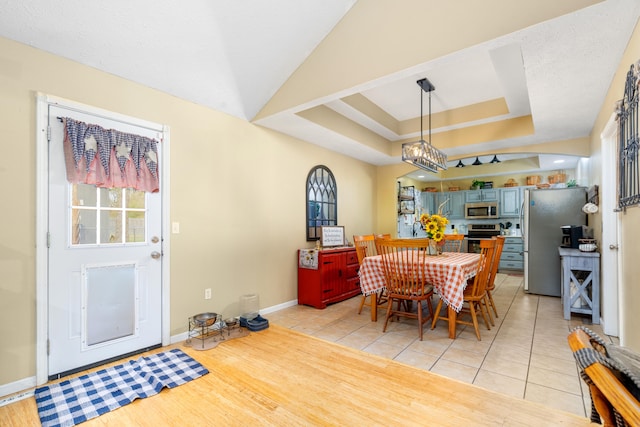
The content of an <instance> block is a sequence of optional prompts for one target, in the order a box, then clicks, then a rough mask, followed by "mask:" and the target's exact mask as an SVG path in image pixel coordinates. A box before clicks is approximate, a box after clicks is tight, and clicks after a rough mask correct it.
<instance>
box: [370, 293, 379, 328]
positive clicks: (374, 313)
mask: <svg viewBox="0 0 640 427" xmlns="http://www.w3.org/2000/svg"><path fill="white" fill-rule="evenodd" d="M371 321H372V322H377V321H378V293H377V292H374V293H372V294H371Z"/></svg>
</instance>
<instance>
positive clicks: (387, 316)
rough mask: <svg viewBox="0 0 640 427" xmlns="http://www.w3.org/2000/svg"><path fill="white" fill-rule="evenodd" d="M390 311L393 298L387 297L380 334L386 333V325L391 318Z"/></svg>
mask: <svg viewBox="0 0 640 427" xmlns="http://www.w3.org/2000/svg"><path fill="white" fill-rule="evenodd" d="M392 311H393V298H391V297H389V301H388V305H387V315H386V316H385V318H384V327H383V328H382V332H387V324H388V323H389V318H390V317H391V313H392Z"/></svg>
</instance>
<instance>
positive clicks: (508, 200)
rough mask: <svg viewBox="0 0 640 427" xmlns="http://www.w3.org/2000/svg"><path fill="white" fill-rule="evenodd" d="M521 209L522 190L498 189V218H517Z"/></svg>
mask: <svg viewBox="0 0 640 427" xmlns="http://www.w3.org/2000/svg"><path fill="white" fill-rule="evenodd" d="M521 207H522V189H521V188H520V187H509V188H502V189H500V207H499V210H500V218H511V217H519V216H520V209H521Z"/></svg>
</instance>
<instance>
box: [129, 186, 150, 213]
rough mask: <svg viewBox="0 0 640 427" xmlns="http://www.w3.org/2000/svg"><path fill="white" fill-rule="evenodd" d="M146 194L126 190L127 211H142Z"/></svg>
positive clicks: (131, 189)
mask: <svg viewBox="0 0 640 427" xmlns="http://www.w3.org/2000/svg"><path fill="white" fill-rule="evenodd" d="M145 197H146V193H145V192H144V191H138V190H134V189H133V188H127V191H126V198H127V205H126V208H127V209H144V206H145Z"/></svg>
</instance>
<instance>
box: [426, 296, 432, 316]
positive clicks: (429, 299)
mask: <svg viewBox="0 0 640 427" xmlns="http://www.w3.org/2000/svg"><path fill="white" fill-rule="evenodd" d="M427 304H429V305H428V306H427V308H428V309H429V316H431V319H433V301H432V300H431V297H429V298H427Z"/></svg>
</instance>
